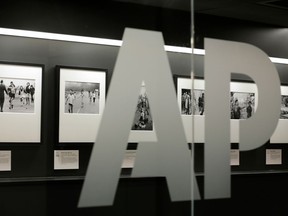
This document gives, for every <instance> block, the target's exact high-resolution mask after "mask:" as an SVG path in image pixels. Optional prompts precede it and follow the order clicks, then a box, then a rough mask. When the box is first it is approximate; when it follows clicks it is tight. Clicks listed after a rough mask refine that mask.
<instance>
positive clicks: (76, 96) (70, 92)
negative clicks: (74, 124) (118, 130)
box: [65, 81, 100, 114]
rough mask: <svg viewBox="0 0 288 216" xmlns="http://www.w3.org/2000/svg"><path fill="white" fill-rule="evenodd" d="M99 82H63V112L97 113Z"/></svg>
mask: <svg viewBox="0 0 288 216" xmlns="http://www.w3.org/2000/svg"><path fill="white" fill-rule="evenodd" d="M99 100H100V83H91V82H71V81H66V82H65V113H71V114H72V113H76V114H77V113H82V114H99Z"/></svg>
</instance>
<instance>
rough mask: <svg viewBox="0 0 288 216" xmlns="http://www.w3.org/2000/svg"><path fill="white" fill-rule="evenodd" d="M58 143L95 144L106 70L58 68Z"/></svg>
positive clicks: (104, 94)
mask: <svg viewBox="0 0 288 216" xmlns="http://www.w3.org/2000/svg"><path fill="white" fill-rule="evenodd" d="M56 69H57V73H58V74H59V142H60V143H93V142H95V139H96V136H97V131H98V127H99V123H100V120H101V117H102V113H103V110H104V107H105V99H106V73H107V71H106V70H104V69H89V68H75V67H74V68H73V67H67V66H57V67H56Z"/></svg>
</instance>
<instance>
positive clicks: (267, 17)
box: [114, 0, 288, 27]
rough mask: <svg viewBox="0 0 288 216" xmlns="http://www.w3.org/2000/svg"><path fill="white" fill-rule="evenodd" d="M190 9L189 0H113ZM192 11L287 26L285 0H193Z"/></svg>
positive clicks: (287, 2) (287, 15)
mask: <svg viewBox="0 0 288 216" xmlns="http://www.w3.org/2000/svg"><path fill="white" fill-rule="evenodd" d="M114 1H118V2H129V3H135V4H143V5H150V6H156V7H163V8H170V9H176V10H184V11H190V5H191V4H190V0H114ZM194 11H195V12H196V13H199V14H208V15H215V16H222V17H229V18H236V19H241V20H249V21H255V22H260V23H266V24H273V25H278V26H282V27H288V1H287V0H194Z"/></svg>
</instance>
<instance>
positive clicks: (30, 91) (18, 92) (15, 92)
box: [0, 77, 35, 113]
mask: <svg viewBox="0 0 288 216" xmlns="http://www.w3.org/2000/svg"><path fill="white" fill-rule="evenodd" d="M34 100H35V80H33V79H31V80H30V79H17V78H7V77H6V78H1V77H0V112H8V113H9V112H10V113H34V109H35V108H34Z"/></svg>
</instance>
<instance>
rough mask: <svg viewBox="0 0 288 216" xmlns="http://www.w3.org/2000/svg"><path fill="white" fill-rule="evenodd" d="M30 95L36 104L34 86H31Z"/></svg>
mask: <svg viewBox="0 0 288 216" xmlns="http://www.w3.org/2000/svg"><path fill="white" fill-rule="evenodd" d="M30 94H31V102H32V103H34V94H35V87H34V86H33V85H31V86H30Z"/></svg>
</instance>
